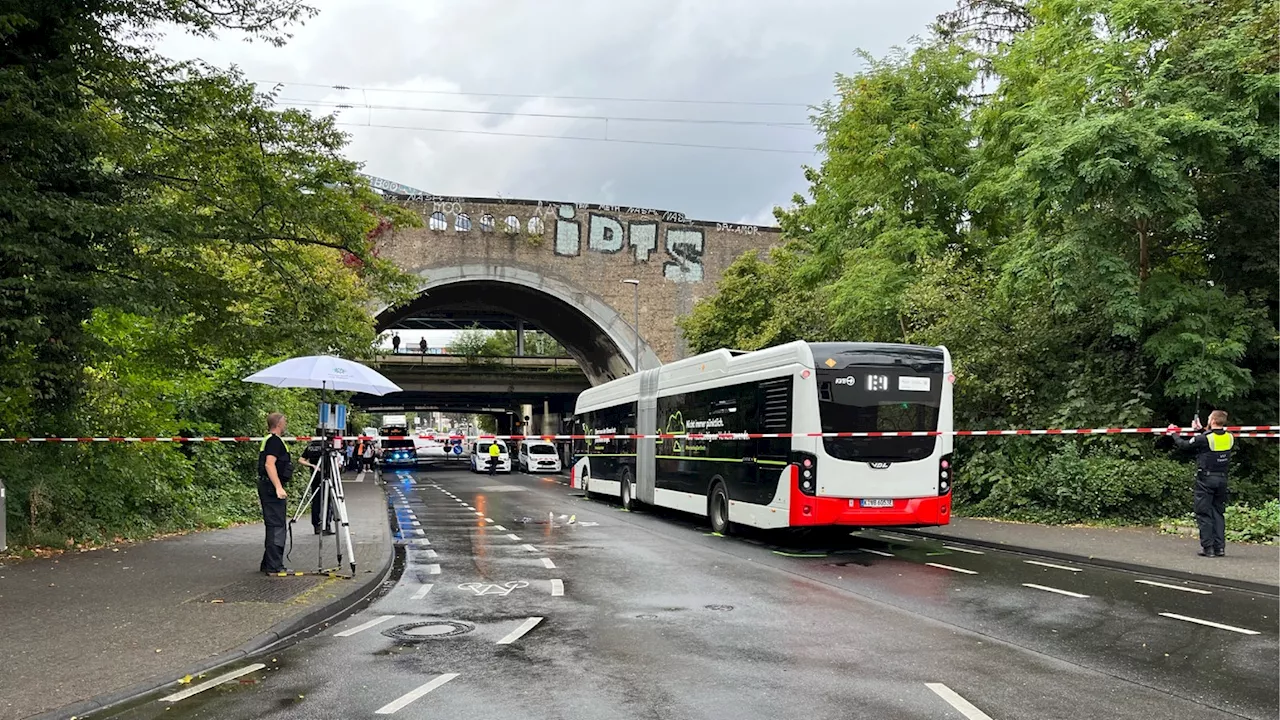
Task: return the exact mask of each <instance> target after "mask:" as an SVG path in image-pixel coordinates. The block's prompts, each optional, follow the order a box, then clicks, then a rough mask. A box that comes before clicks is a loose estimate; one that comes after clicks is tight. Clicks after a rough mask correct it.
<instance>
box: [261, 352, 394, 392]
mask: <svg viewBox="0 0 1280 720" xmlns="http://www.w3.org/2000/svg"><path fill="white" fill-rule="evenodd" d="M244 381H245V382H252V383H261V384H263V385H271V386H272V387H300V388H319V389H320V390H338V391H350V392H362V393H367V394H369V395H386V394H387V393H391V392H399V391H400V386H399V385H396V384H395V383H393V382H391V381H390V380H388V379H386V378H385V377H383V376H382V374H381V373H379V372H378V371H376V370H372V369H370V368H367V367H365V366H364V365H361V364H360V363H358V362H352V361H350V360H343V359H342V358H340V357H334V356H333V355H308V356H307V357H297V358H291V359H289V360H285V361H284V362H280V363H276V364H275V365H272V366H271V367H269V368H266V369H264V370H259V371H258V372H256V373H254V374H252V375H250V376H249V377H247V378H245V379H244Z"/></svg>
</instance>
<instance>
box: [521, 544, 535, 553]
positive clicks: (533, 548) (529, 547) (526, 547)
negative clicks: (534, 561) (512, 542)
mask: <svg viewBox="0 0 1280 720" xmlns="http://www.w3.org/2000/svg"><path fill="white" fill-rule="evenodd" d="M520 547H522V548H524V549H525V550H528V551H529V552H538V548H536V547H534V546H532V545H521V546H520Z"/></svg>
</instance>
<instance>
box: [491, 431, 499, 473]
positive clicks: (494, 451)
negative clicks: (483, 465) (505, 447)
mask: <svg viewBox="0 0 1280 720" xmlns="http://www.w3.org/2000/svg"><path fill="white" fill-rule="evenodd" d="M501 454H502V451H501V450H499V449H498V441H497V440H495V441H493V442H492V443H490V444H489V474H490V475H493V474H494V473H496V472H498V456H499V455H501Z"/></svg>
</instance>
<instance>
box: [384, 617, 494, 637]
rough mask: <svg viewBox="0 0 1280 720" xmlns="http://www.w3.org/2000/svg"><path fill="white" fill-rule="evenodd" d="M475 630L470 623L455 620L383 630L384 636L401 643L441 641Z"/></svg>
mask: <svg viewBox="0 0 1280 720" xmlns="http://www.w3.org/2000/svg"><path fill="white" fill-rule="evenodd" d="M475 629H476V626H475V625H472V624H470V623H464V622H457V621H454V620H432V621H430V622H420V623H409V624H407V625H397V626H396V627H393V628H391V629H389V630H383V631H382V634H383V635H386V636H387V637H389V638H393V639H395V640H399V641H400V642H422V641H423V640H439V639H440V638H447V637H455V636H457V635H465V634H466V633H469V632H471V631H472V630H475Z"/></svg>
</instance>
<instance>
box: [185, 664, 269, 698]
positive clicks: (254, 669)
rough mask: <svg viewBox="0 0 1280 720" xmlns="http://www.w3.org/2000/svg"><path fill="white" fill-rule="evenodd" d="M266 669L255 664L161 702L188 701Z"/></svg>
mask: <svg viewBox="0 0 1280 720" xmlns="http://www.w3.org/2000/svg"><path fill="white" fill-rule="evenodd" d="M264 667H266V665H264V664H262V663H254V664H252V665H249V666H247V667H242V668H240V669H239V670H232V671H231V672H229V673H227V674H225V675H219V676H218V677H216V678H214V679H212V680H206V681H204V682H202V683H200V684H199V685H192V686H191V687H189V688H187V689H186V690H183V691H181V692H176V693H174V694H172V695H169V696H167V697H162V698H160V702H168V703H175V702H178V701H179V700H186V699H187V698H189V697H191V696H192V695H198V694H200V693H202V692H204V691H205V690H208V689H209V688H211V687H217V686H218V685H221V684H222V683H224V682H227V681H229V680H235V679H236V678H238V677H241V676H242V675H248V674H249V673H251V672H257V671H258V670H261V669H262V668H264Z"/></svg>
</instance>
